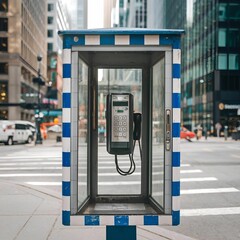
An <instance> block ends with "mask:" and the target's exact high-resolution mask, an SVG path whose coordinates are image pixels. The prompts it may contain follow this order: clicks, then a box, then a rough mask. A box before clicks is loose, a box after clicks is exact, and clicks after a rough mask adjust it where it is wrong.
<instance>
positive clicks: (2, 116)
mask: <svg viewBox="0 0 240 240" xmlns="http://www.w3.org/2000/svg"><path fill="white" fill-rule="evenodd" d="M0 119H1V120H7V119H8V111H7V110H0Z"/></svg>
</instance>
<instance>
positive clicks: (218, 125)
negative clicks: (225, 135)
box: [215, 122, 222, 137]
mask: <svg viewBox="0 0 240 240" xmlns="http://www.w3.org/2000/svg"><path fill="white" fill-rule="evenodd" d="M215 128H216V130H217V137H220V130H221V128H222V125H221V124H220V123H219V122H217V123H216V124H215Z"/></svg>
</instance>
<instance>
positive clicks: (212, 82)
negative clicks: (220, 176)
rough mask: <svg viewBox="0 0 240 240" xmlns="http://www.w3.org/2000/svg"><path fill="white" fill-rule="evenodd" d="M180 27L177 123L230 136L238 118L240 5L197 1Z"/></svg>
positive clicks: (226, 1) (219, 0)
mask: <svg viewBox="0 0 240 240" xmlns="http://www.w3.org/2000/svg"><path fill="white" fill-rule="evenodd" d="M191 7H192V10H191V12H192V18H191V19H188V20H189V22H188V23H187V24H186V28H185V29H186V34H185V37H184V47H183V56H184V59H183V68H182V109H183V112H182V123H183V124H184V125H185V126H186V127H187V128H189V129H194V128H196V127H197V126H198V125H201V126H202V127H203V128H205V130H207V131H208V132H209V133H212V134H213V133H214V132H215V125H216V124H217V123H220V124H221V126H222V127H223V126H228V130H229V132H230V133H231V132H232V131H234V130H235V129H236V127H237V126H238V124H239V120H240V116H239V115H238V114H239V109H240V62H239V57H240V39H239V38H240V2H239V1H236V0H201V1H199V0H197V1H193V4H192V6H191Z"/></svg>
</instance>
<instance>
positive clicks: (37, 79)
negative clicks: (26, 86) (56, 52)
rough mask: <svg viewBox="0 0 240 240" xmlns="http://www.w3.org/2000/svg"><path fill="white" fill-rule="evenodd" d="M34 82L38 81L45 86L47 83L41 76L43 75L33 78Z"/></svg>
mask: <svg viewBox="0 0 240 240" xmlns="http://www.w3.org/2000/svg"><path fill="white" fill-rule="evenodd" d="M32 82H33V83H37V84H39V85H40V86H44V85H45V81H44V80H43V79H42V78H41V77H34V78H33V79H32Z"/></svg>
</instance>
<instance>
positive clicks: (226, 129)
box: [224, 125, 228, 141]
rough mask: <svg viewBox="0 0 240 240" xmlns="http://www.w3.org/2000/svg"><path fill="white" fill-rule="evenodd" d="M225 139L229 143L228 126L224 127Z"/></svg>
mask: <svg viewBox="0 0 240 240" xmlns="http://www.w3.org/2000/svg"><path fill="white" fill-rule="evenodd" d="M224 138H225V141H227V138H228V126H226V125H225V126H224Z"/></svg>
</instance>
